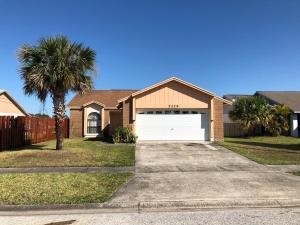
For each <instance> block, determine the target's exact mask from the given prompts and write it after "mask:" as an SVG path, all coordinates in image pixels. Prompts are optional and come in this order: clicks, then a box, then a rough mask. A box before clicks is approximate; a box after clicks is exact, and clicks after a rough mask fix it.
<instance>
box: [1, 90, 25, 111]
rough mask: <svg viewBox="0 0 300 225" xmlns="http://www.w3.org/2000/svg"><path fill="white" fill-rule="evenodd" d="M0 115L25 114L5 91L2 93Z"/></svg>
mask: <svg viewBox="0 0 300 225" xmlns="http://www.w3.org/2000/svg"><path fill="white" fill-rule="evenodd" d="M0 115H5V116H6V115H7V116H9V115H11V116H25V114H24V113H23V112H22V111H21V110H20V109H19V107H17V106H16V105H15V104H14V103H13V102H12V101H11V100H10V99H9V98H8V97H7V95H6V94H5V93H4V94H0Z"/></svg>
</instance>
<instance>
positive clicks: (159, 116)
mask: <svg viewBox="0 0 300 225" xmlns="http://www.w3.org/2000/svg"><path fill="white" fill-rule="evenodd" d="M228 104H231V102H230V101H228V100H225V99H223V98H221V97H218V96H216V95H215V94H214V93H211V92H209V91H207V90H204V89H202V88H199V87H197V86H195V85H193V84H190V83H188V82H185V81H183V80H181V79H178V78H176V77H172V78H170V79H167V80H165V81H162V82H160V83H157V84H155V85H153V86H150V87H148V88H145V89H143V90H95V91H91V92H90V93H88V94H86V95H84V96H80V95H76V96H75V97H74V98H73V99H72V100H71V101H70V103H69V104H68V105H67V107H68V108H69V109H70V136H71V137H82V136H84V137H96V136H101V135H112V134H113V131H114V129H115V128H117V127H120V126H121V127H129V128H130V129H131V130H132V131H133V132H134V134H135V135H136V136H137V137H138V140H222V139H223V137H224V130H223V105H228Z"/></svg>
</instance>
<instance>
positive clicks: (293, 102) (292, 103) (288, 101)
mask: <svg viewBox="0 0 300 225" xmlns="http://www.w3.org/2000/svg"><path fill="white" fill-rule="evenodd" d="M255 95H260V96H262V97H265V98H266V99H267V100H269V101H270V103H271V104H285V105H287V106H288V107H289V108H290V109H291V110H292V111H294V112H295V113H296V112H297V113H300V91H257V92H256V93H255Z"/></svg>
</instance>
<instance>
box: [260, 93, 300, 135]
mask: <svg viewBox="0 0 300 225" xmlns="http://www.w3.org/2000/svg"><path fill="white" fill-rule="evenodd" d="M255 95H256V96H261V97H263V98H265V99H266V100H267V101H268V103H269V104H270V105H276V104H285V105H287V106H288V107H289V108H290V109H291V111H292V114H291V117H290V133H291V135H292V136H294V137H299V136H300V122H299V121H300V91H257V92H256V93H255Z"/></svg>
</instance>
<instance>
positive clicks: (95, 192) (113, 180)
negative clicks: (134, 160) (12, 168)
mask: <svg viewBox="0 0 300 225" xmlns="http://www.w3.org/2000/svg"><path fill="white" fill-rule="evenodd" d="M130 177H131V174H130V173H30V174H24V173H17V174H0V204H2V205H3V204H6V205H31V204H32V205H35V204H80V203H100V202H104V201H106V200H107V199H109V198H110V197H111V195H112V194H113V193H114V192H115V191H116V190H118V189H119V188H120V187H121V186H122V185H123V184H124V183H125V182H126V181H127V180H128V179H129V178H130Z"/></svg>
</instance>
